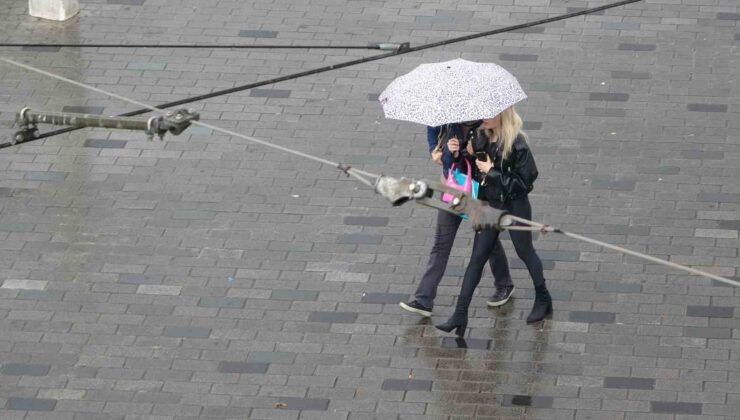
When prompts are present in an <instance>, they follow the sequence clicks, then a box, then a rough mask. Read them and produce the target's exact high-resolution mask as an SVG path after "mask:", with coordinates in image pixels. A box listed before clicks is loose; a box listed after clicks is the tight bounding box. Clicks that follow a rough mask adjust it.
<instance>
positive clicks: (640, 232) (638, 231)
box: [604, 225, 650, 236]
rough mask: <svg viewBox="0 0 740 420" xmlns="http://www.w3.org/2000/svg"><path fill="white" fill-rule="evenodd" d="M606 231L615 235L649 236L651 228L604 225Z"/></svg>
mask: <svg viewBox="0 0 740 420" xmlns="http://www.w3.org/2000/svg"><path fill="white" fill-rule="evenodd" d="M604 231H605V232H606V233H608V234H614V235H633V236H649V235H650V226H626V225H604Z"/></svg>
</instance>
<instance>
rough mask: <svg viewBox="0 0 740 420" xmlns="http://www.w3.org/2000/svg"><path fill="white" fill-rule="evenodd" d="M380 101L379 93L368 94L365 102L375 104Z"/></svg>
mask: <svg viewBox="0 0 740 420" xmlns="http://www.w3.org/2000/svg"><path fill="white" fill-rule="evenodd" d="M379 99H380V94H379V93H368V94H367V100H368V101H370V102H377V101H378V100H379Z"/></svg>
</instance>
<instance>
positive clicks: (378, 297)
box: [361, 293, 409, 305]
mask: <svg viewBox="0 0 740 420" xmlns="http://www.w3.org/2000/svg"><path fill="white" fill-rule="evenodd" d="M408 299H409V295H408V294H406V293H363V294H362V299H361V302H362V303H375V304H396V305H397V304H398V303H399V302H406V301H407V300H408Z"/></svg>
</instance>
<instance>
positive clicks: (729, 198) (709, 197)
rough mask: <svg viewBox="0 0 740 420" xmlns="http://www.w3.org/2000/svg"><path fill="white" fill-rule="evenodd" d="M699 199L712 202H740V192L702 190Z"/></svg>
mask: <svg viewBox="0 0 740 420" xmlns="http://www.w3.org/2000/svg"><path fill="white" fill-rule="evenodd" d="M697 200H699V201H704V202H710V203H714V202H718V203H740V194H730V193H710V192H700V193H699V195H698V196H697Z"/></svg>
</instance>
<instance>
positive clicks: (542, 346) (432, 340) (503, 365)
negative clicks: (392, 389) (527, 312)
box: [403, 304, 555, 418]
mask: <svg viewBox="0 0 740 420" xmlns="http://www.w3.org/2000/svg"><path fill="white" fill-rule="evenodd" d="M520 312H521V310H520V309H515V308H514V305H513V304H509V305H506V306H504V307H501V308H497V309H492V310H488V311H485V312H484V311H477V312H475V313H476V315H477V316H486V315H490V322H491V324H493V325H492V326H491V327H488V328H472V329H471V328H469V329H468V336H466V337H464V338H461V337H456V336H444V335H442V334H443V333H439V332H438V330H436V329H435V328H434V326H433V325H432V321H431V320H430V319H427V318H425V319H421V320H419V321H418V323H417V325H415V326H412V327H407V328H406V330H405V332H404V336H403V338H404V341H403V343H404V344H406V345H409V346H415V347H418V349H419V353H418V355H419V357H421V358H422V359H423V360H424V361H426V362H427V364H428V366H429V367H430V368H431V369H432V375H433V378H434V379H433V380H432V382H433V383H432V384H431V391H432V394H433V401H430V402H429V406H430V408H429V410H430V411H429V413H430V414H445V415H453V416H454V415H465V416H476V417H492V418H508V417H520V418H526V417H527V416H528V415H529V413H530V411H532V410H536V409H538V408H550V407H552V401H553V398H552V397H551V396H549V395H547V394H545V393H543V391H544V392H547V389H544V390H543V389H542V387H541V385H546V386H547V387H551V386H553V385H555V384H554V382H553V378H554V377H553V376H547V374H546V373H545V372H546V369H545V367H544V366H543V363H544V361H545V354H546V353H547V352H548V351H549V348H548V340H549V336H550V323H551V321H547V320H546V321H544V322H540V323H538V324H534V325H525V324H524V323H523V322H522V321H521V319H519V318H518V316H519V313H520ZM478 321H479V320H478ZM476 324H477V322H476ZM522 328H523V329H525V330H524V331H521V332H520V331H518V330H519V329H522ZM515 351H516V354H517V358H516V359H515V358H514V357H513V355H514V352H515ZM411 376H413V373H412V374H411V375H410V377H411ZM409 381H410V382H413V380H411V379H410V380H409Z"/></svg>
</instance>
